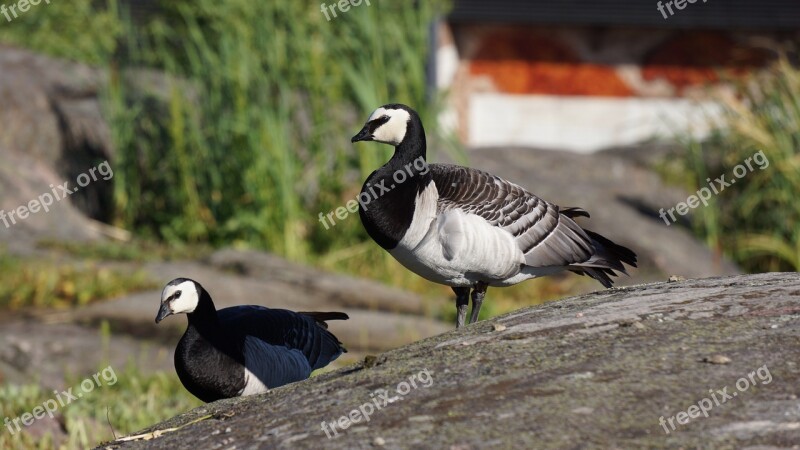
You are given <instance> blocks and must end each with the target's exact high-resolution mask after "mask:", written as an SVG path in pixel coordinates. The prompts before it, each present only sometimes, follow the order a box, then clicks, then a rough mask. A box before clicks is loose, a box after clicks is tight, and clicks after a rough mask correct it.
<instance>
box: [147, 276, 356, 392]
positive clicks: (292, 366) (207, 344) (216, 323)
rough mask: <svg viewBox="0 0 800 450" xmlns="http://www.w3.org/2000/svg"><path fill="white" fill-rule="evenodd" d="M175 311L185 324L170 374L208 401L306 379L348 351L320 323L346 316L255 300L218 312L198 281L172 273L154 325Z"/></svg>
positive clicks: (325, 326)
mask: <svg viewBox="0 0 800 450" xmlns="http://www.w3.org/2000/svg"><path fill="white" fill-rule="evenodd" d="M181 313H186V315H187V316H188V318H189V326H188V327H187V328H186V332H185V333H184V334H183V337H182V338H181V340H180V342H178V346H177V348H176V349H175V371H176V372H178V378H180V380H181V383H183V386H184V387H185V388H186V389H187V390H188V391H189V392H191V393H192V394H193V395H194V396H195V397H197V398H199V399H200V400H202V401H204V402H206V403H208V402H213V401H215V400H219V399H222V398H230V397H239V396H244V395H253V394H260V393H263V392H267V390H269V389H272V388H276V387H278V386H283V385H284V384H288V383H292V382H295V381H300V380H305V379H306V378H308V377H309V375H311V371H312V370H314V369H319V368H322V367H325V366H326V365H327V364H328V363H330V362H331V361H333V360H335V359H336V358H337V357H339V355H341V354H342V352H346V351H347V350H345V349H344V348H343V347H342V344H341V342H339V340H338V339H336V337H335V336H334V335H333V334H331V333H330V332H329V331H328V330H327V324H326V323H325V321H326V320H346V319H347V318H348V317H347V314H345V313H340V312H293V311H288V310H285V309H270V308H265V307H263V306H254V305H246V306H232V307H230V308H223V309H220V310H219V311H217V310H216V308H214V302H213V301H212V300H211V295H209V293H208V292H207V291H206V290H205V289H203V286H201V285H200V283H198V282H196V281H194V280H190V279H188V278H176V279H174V280H172V281H170V282H169V283H167V285H166V286H165V287H164V291H163V292H162V293H161V307H160V309H159V310H158V315H157V316H156V323H159V322H161V321H162V320H163V319H164V318H165V317H167V316H169V315H172V314H181Z"/></svg>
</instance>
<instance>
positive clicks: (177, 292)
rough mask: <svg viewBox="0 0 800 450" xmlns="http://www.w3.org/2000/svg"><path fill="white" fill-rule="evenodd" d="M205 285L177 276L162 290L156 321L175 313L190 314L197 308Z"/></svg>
mask: <svg viewBox="0 0 800 450" xmlns="http://www.w3.org/2000/svg"><path fill="white" fill-rule="evenodd" d="M202 290H203V287H202V286H200V284H199V283H198V282H196V281H194V280H190V279H188V278H176V279H174V280H172V281H170V282H169V283H167V285H166V286H164V290H163V291H162V292H161V307H160V308H159V309H158V314H157V315H156V323H159V322H161V321H162V320H164V318H165V317H167V316H171V315H173V314H188V313H191V312H194V310H195V309H197V305H198V303H199V302H200V292H201V291H202Z"/></svg>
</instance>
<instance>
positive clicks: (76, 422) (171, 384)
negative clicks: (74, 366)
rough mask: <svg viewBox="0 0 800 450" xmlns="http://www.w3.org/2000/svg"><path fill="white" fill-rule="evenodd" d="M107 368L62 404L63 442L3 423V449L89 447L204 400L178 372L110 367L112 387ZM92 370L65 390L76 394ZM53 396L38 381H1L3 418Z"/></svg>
mask: <svg viewBox="0 0 800 450" xmlns="http://www.w3.org/2000/svg"><path fill="white" fill-rule="evenodd" d="M108 367H110V366H108V365H103V366H100V367H98V368H97V370H96V372H94V373H97V372H100V373H101V375H100V376H99V377H98V380H99V381H100V385H99V386H97V385H96V384H95V387H94V388H93V389H92V390H91V391H90V392H88V393H86V394H84V395H83V396H82V397H80V398H79V399H77V400H73V401H71V402H70V403H68V404H65V405H64V406H63V407H60V406H59V409H58V411H57V413H56V415H55V417H56V418H57V419H58V420H59V421H61V422H62V423H63V426H64V428H65V430H66V438H65V441H64V442H62V443H61V445H60V446H59V447H54V445H53V440H52V436H51V435H45V436H38V435H37V436H34V435H32V434H31V432H30V431H29V430H26V429H24V428H23V429H22V430H21V431H20V432H15V433H14V434H12V433H10V432H9V431H8V429H7V428H5V427H3V429H2V432H0V448H4V449H6V448H8V449H12V448H13V449H19V450H25V449H52V448H59V449H84V448H90V447H94V446H95V445H97V444H99V443H100V442H103V441H110V440H112V439H114V434H116V436H117V437H122V436H124V435H128V434H132V433H134V432H136V431H138V430H140V429H142V428H145V427H148V426H151V425H153V424H154V423H158V422H160V421H162V420H165V419H168V418H170V417H173V416H175V415H177V414H180V413H182V412H185V411H188V410H189V409H192V408H194V407H197V406H200V405H201V404H202V402H200V400H198V399H196V398H195V397H194V396H192V395H191V394H189V393H188V392H187V391H186V389H184V387H183V385H181V383H180V380H179V379H178V377H177V375H176V374H175V372H174V371H169V372H156V373H148V374H144V373H142V372H141V371H140V370H139V369H137V366H136V364H133V363H129V364H128V365H127V366H126V367H124V368H114V367H111V370H113V374H114V375H115V376H116V379H117V381H116V382H115V383H114V384H113V385H110V384H109V383H111V382H113V377H112V376H110V375H111V373H112V372H111V371H109V370H108V369H107V368H108ZM119 369H121V370H119ZM103 370H105V375H106V377H105V378H104V376H103ZM94 373H90V374H80V375H79V376H68V377H67V382H66V383H67V384H66V385H65V386H64V387H63V389H62V390H66V389H67V388H68V387H73V391H72V392H73V394H74V393H77V392H80V389H79V388H78V386H79V385H80V383H81V382H82V381H83V380H84V379H86V378H87V377H89V378H91V377H92V375H94ZM52 398H56V395H55V394H54V393H53V392H52V391H51V390H44V389H43V388H42V387H41V386H39V385H38V384H37V383H28V384H23V385H15V384H4V385H0V417H3V418H5V417H8V418H10V419H12V420H13V418H15V417H19V416H20V415H22V414H24V413H26V412H31V411H32V410H33V408H35V407H36V406H39V405H42V403H43V402H45V401H46V400H48V399H52ZM12 427H13V425H12ZM112 428H113V431H112Z"/></svg>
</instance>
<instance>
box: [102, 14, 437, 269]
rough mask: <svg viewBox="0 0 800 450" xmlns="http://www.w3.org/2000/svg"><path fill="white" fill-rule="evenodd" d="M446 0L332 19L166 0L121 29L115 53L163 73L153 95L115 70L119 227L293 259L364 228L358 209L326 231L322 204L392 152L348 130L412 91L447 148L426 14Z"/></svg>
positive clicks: (111, 97) (110, 106)
mask: <svg viewBox="0 0 800 450" xmlns="http://www.w3.org/2000/svg"><path fill="white" fill-rule="evenodd" d="M441 4H442V2H437V1H432V2H419V3H418V5H417V6H414V4H413V3H410V2H408V3H407V2H389V1H375V2H373V3H372V6H370V7H367V6H362V7H358V8H352V9H351V10H350V11H348V12H347V13H346V14H342V15H340V16H339V18H337V19H335V20H332V21H331V22H327V21H326V20H325V18H324V15H323V14H322V13H321V12H320V11H319V2H313V1H307V0H301V1H292V2H256V3H254V2H251V1H248V0H230V1H226V2H218V1H216V0H199V1H193V2H191V3H187V2H173V3H168V4H165V9H166V12H165V15H164V17H163V18H161V19H159V20H156V21H155V22H153V23H151V24H150V25H149V26H147V27H145V28H144V29H138V30H135V31H131V32H130V33H129V34H128V35H127V36H126V40H125V41H124V44H125V49H126V51H125V53H126V54H127V55H129V57H130V59H129V60H126V61H125V62H124V64H130V65H146V66H150V67H155V68H158V69H161V70H164V71H165V72H166V73H168V74H170V75H172V76H173V78H172V79H171V80H172V81H170V82H169V85H168V86H167V87H166V91H165V92H161V93H160V94H159V95H160V97H159V101H158V102H155V104H160V105H162V106H161V107H157V106H154V102H153V98H154V97H153V96H149V95H142V94H141V93H137V91H136V89H135V86H134V83H133V81H132V80H131V79H130V78H129V77H125V76H123V75H120V76H115V77H112V84H111V86H110V90H109V92H108V95H107V102H106V104H107V111H108V116H109V117H111V118H112V131H113V135H114V141H115V144H116V146H117V148H118V149H119V156H120V157H119V161H117V163H116V166H117V167H116V168H115V186H116V189H117V190H116V205H117V215H116V217H117V219H116V225H118V226H121V227H124V228H128V229H133V230H136V232H137V233H139V234H140V235H145V236H154V237H156V238H158V239H164V240H166V241H167V242H170V243H173V242H188V243H197V242H207V243H211V244H212V245H215V246H216V245H229V244H240V245H247V246H251V247H256V248H264V249H268V250H270V251H273V252H275V253H278V254H280V255H283V256H286V257H288V258H290V259H293V260H297V261H308V260H312V259H314V258H315V257H316V256H318V255H324V254H326V253H327V252H328V251H331V250H336V249H342V248H346V247H349V246H351V245H354V244H357V243H359V242H362V241H364V240H365V238H366V235H365V234H364V232H363V230H362V229H361V226H360V223H358V222H357V221H349V222H348V223H346V224H344V225H343V226H339V227H336V228H335V229H332V230H325V228H324V227H323V226H322V225H321V224H320V223H319V222H318V217H317V216H318V213H319V212H328V211H330V210H332V209H335V208H336V207H338V206H340V205H342V204H344V203H345V202H346V201H347V200H349V199H351V198H353V197H354V196H355V194H356V193H357V192H358V189H359V187H360V185H361V183H362V181H363V179H364V178H365V177H366V175H367V174H369V173H370V172H371V171H372V170H374V169H376V168H378V167H379V166H380V165H381V164H383V162H384V161H386V160H387V159H388V157H389V156H390V152H391V149H390V148H388V147H385V146H373V147H369V148H356V147H355V146H353V145H352V144H351V143H350V137H351V136H352V135H353V134H355V132H357V131H358V129H359V128H360V127H361V125H362V123H363V121H364V120H365V119H366V117H367V115H368V114H369V113H370V112H371V111H372V110H373V109H374V108H376V107H378V106H380V105H382V104H384V103H388V102H404V103H408V104H409V105H412V106H414V107H415V108H417V109H418V110H419V111H420V113H421V115H422V117H423V119H424V120H425V121H426V124H429V126H428V131H429V134H430V135H431V138H432V141H433V142H434V143H438V144H439V145H434V146H433V147H434V148H437V147H441V148H448V149H449V148H451V146H449V145H446V144H447V143H448V142H449V141H448V140H446V139H444V138H442V137H440V136H439V133H438V130H437V128H436V126H435V123H436V122H435V120H433V119H434V117H435V114H436V111H437V110H438V104H439V103H438V101H437V99H429V96H428V92H427V87H426V82H425V62H426V58H427V52H428V27H429V25H428V24H429V23H430V21H431V20H432V19H433V18H434V17H435V16H436V14H438V13H439V12H440V11H442V10H443V9H442V5H441ZM124 64H123V65H124ZM134 81H135V80H134ZM153 95H156V94H153ZM431 153H434V152H433V151H432V152H431Z"/></svg>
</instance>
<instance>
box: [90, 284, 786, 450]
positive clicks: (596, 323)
mask: <svg viewBox="0 0 800 450" xmlns="http://www.w3.org/2000/svg"><path fill="white" fill-rule="evenodd" d="M489 301H491V298H489ZM376 356H377V357H376V358H367V359H366V361H365V363H362V364H358V365H354V366H350V367H346V368H344V369H341V370H339V371H336V372H332V373H327V374H323V375H320V376H318V377H314V378H312V379H310V380H307V381H304V382H301V383H296V384H293V385H290V386H285V387H283V388H279V389H275V390H274V391H272V392H270V393H268V394H265V395H261V396H254V397H249V398H239V399H230V400H224V401H220V402H216V403H212V404H209V405H206V406H203V407H200V408H197V409H195V410H193V411H190V412H188V413H186V414H183V415H180V416H177V417H174V418H172V419H170V420H168V421H165V422H163V423H160V424H156V425H154V426H153V427H152V428H149V429H147V430H144V431H142V432H141V433H149V432H153V431H156V430H166V429H169V428H173V427H180V428H179V429H177V430H174V431H165V432H163V433H156V434H159V436H158V437H155V438H151V439H147V440H144V439H140V440H136V441H128V442H119V441H118V442H114V443H107V444H104V445H103V446H101V447H100V448H148V449H149V448H165V449H183V448H187V449H188V448H191V449H196V448H237V449H250V448H315V449H319V448H342V449H350V448H378V447H385V448H451V449H456V448H457V449H478V448H665V447H666V448H681V447H682V448H745V447H759V446H762V448H763V447H781V448H790V447H792V446H796V445H798V444H800V400H799V399H798V396H800V275H798V274H796V273H791V274H790V273H770V274H760V275H742V276H734V277H726V278H708V279H699V280H686V281H680V282H674V283H657V284H648V285H640V286H633V287H629V288H624V289H614V290H606V291H601V292H596V293H592V294H587V295H582V296H579V297H573V298H569V299H565V300H561V301H558V302H553V303H549V304H545V305H542V306H537V307H533V308H528V309H524V310H519V311H516V312H513V313H510V314H507V315H505V316H501V317H497V318H495V319H492V320H489V321H484V322H479V323H477V324H475V325H473V326H468V327H466V328H465V329H463V330H459V331H452V332H448V333H444V334H441V335H438V336H435V337H432V338H429V339H425V340H422V341H419V342H416V343H413V344H411V345H407V346H405V347H402V348H399V349H396V350H392V351H389V352H386V353H383V354H380V355H376ZM759 370H760V371H759ZM421 371H427V372H423V373H422V377H421V380H420V378H415V381H416V384H417V388H413V387H410V385H409V389H408V392H407V393H406V394H405V395H400V394H398V393H397V392H393V391H395V389H397V388H398V387H399V388H400V389H401V390H405V386H404V385H401V383H402V382H408V381H409V379H410V377H411V376H412V375H415V374H420V372H421ZM754 372H755V373H754ZM425 373H428V374H430V377H427V376H426V375H425ZM750 374H752V376H750ZM767 374H768V375H769V376H767ZM748 377H749V378H750V379H748ZM741 379H744V380H745V381H744V382H743V381H741ZM423 382H424V383H423ZM737 382H739V383H740V384H739V386H741V387H742V388H743V389H741V390H740V389H739V388H738V387H737ZM424 384H428V385H429V386H428V387H425V386H424ZM745 385H746V386H745ZM378 389H387V390H389V392H390V393H389V396H390V397H397V398H396V399H394V400H393V401H392V402H390V403H388V404H386V405H385V406H384V405H383V402H382V401H381V408H380V409H377V408H375V411H374V412H373V413H372V415H371V417H370V420H369V422H366V421H364V420H363V419H362V420H361V422H360V423H355V424H351V425H350V426H349V427H348V428H347V429H346V430H342V429H340V428H339V425H337V433H334V432H332V431H329V434H330V435H331V438H328V437H327V435H326V433H325V432H324V431H323V429H322V426H321V424H322V422H327V423H331V422H333V421H338V420H339V418H340V417H342V416H345V415H348V414H350V412H351V411H352V410H357V409H358V408H359V407H360V406H361V405H362V404H367V403H370V402H372V401H373V398H375V397H377V396H375V397H373V396H371V394H374V393H375V391H376V390H378ZM722 390H726V392H727V394H728V395H731V398H729V399H727V400H726V401H725V402H724V403H722V402H721V403H720V404H719V405H716V404H713V402H714V400H713V396H712V393H714V394H715V395H716V397H717V400H718V401H721V400H722V398H723V395H722V394H720V393H717V391H722ZM710 391H711V392H710ZM732 394H736V395H732ZM706 398H708V399H709V400H708V401H710V402H712V404H713V406H712V407H711V409H709V410H708V417H704V416H703V415H702V414H701V415H699V417H696V418H689V419H688V422H687V423H685V424H680V423H678V418H675V419H673V423H674V424H675V430H674V431H673V430H672V429H671V427H670V425H669V424H668V423H667V425H666V427H667V429H669V433H666V432H665V428H664V426H662V425H660V424H659V418H660V417H662V416H663V417H664V419H665V421H666V420H668V419H669V418H670V417H672V416H676V415H678V414H679V413H680V412H681V411H685V412H691V411H689V408H690V406H692V405H696V404H698V403H700V402H702V401H703V399H706ZM364 409H365V411H368V410H369V408H368V407H365V408H364ZM203 417H205V419H202V420H197V419H199V418H203ZM354 417H355V416H354ZM192 421H194V423H191V424H189V425H186V426H183V427H181V425H184V424H187V423H190V422H192ZM684 421H685V419H684ZM137 434H139V433H137ZM337 434H338V435H337Z"/></svg>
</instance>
